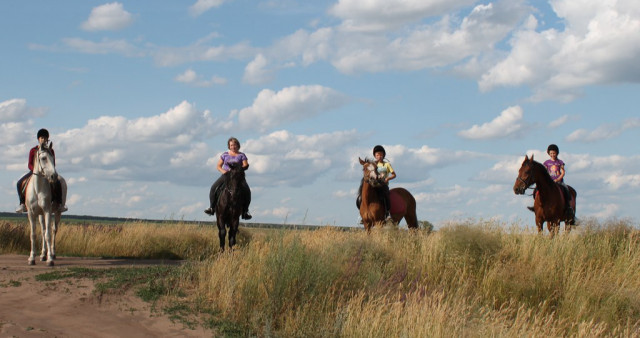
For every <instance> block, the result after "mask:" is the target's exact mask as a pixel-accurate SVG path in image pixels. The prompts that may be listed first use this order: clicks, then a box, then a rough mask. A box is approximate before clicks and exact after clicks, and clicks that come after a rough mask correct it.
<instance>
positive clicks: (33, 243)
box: [27, 211, 36, 265]
mask: <svg viewBox="0 0 640 338" xmlns="http://www.w3.org/2000/svg"><path fill="white" fill-rule="evenodd" d="M28 215H29V225H30V226H31V253H30V254H29V259H28V260H27V263H28V264H29V265H36V220H35V217H36V216H35V215H33V213H32V212H31V211H29V213H28Z"/></svg>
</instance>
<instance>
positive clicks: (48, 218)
mask: <svg viewBox="0 0 640 338" xmlns="http://www.w3.org/2000/svg"><path fill="white" fill-rule="evenodd" d="M44 227H45V235H44V238H45V240H46V242H47V251H48V255H47V266H53V257H51V247H52V244H51V238H52V237H53V236H52V235H51V212H46V211H45V213H44Z"/></svg>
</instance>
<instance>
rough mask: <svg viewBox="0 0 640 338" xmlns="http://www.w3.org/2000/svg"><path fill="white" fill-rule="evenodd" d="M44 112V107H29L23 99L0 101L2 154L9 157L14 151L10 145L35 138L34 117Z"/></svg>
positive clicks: (40, 115)
mask: <svg viewBox="0 0 640 338" xmlns="http://www.w3.org/2000/svg"><path fill="white" fill-rule="evenodd" d="M45 114H46V109H45V108H42V107H30V106H28V105H27V100H25V99H10V100H6V101H2V102H0V134H1V135H2V139H3V144H4V145H5V147H3V151H2V152H3V154H4V156H9V157H10V156H11V154H12V153H13V152H14V151H13V149H12V148H11V147H10V145H13V144H19V143H23V142H28V141H33V140H35V134H36V131H35V128H34V127H33V124H34V119H35V118H38V117H43V116H44V115H45Z"/></svg>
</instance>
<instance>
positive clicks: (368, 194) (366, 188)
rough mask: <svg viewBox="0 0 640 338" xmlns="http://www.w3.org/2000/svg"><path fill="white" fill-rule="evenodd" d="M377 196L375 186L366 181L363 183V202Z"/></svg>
mask: <svg viewBox="0 0 640 338" xmlns="http://www.w3.org/2000/svg"><path fill="white" fill-rule="evenodd" d="M375 196H376V191H375V188H374V187H373V186H372V185H371V184H369V183H367V182H364V183H363V184H362V202H371V201H372V200H373V199H374V197H375Z"/></svg>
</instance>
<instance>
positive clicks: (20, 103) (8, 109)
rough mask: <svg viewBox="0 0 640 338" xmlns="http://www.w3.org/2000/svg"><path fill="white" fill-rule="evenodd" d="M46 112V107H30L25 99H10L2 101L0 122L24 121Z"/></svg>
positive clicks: (0, 103)
mask: <svg viewBox="0 0 640 338" xmlns="http://www.w3.org/2000/svg"><path fill="white" fill-rule="evenodd" d="M45 112H46V109H45V108H33V107H28V106H27V100H25V99H10V100H7V101H3V102H0V123H5V122H23V121H25V120H28V119H30V118H34V117H42V116H44V115H45Z"/></svg>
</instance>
